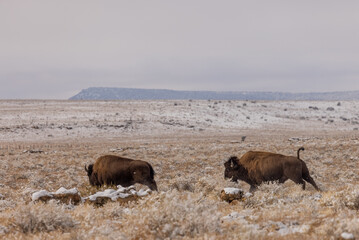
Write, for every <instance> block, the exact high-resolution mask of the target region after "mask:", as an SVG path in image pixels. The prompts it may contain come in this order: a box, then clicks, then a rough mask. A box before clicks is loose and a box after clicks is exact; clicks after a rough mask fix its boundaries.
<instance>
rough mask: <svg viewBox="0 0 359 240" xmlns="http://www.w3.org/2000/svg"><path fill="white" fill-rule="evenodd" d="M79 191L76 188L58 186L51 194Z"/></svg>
mask: <svg viewBox="0 0 359 240" xmlns="http://www.w3.org/2000/svg"><path fill="white" fill-rule="evenodd" d="M78 192H79V191H78V190H77V189H76V188H72V189H66V188H64V187H61V188H59V190H57V191H56V192H54V193H53V194H77V193H78Z"/></svg>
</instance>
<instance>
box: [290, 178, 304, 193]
mask: <svg viewBox="0 0 359 240" xmlns="http://www.w3.org/2000/svg"><path fill="white" fill-rule="evenodd" d="M290 180H292V181H293V182H295V183H296V184H301V185H302V188H303V190H305V182H304V180H303V179H302V177H296V178H290Z"/></svg>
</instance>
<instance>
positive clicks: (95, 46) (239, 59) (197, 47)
mask: <svg viewBox="0 0 359 240" xmlns="http://www.w3.org/2000/svg"><path fill="white" fill-rule="evenodd" d="M358 10H359V2H357V1H345V3H343V2H339V1H284V0H283V1H255V2H254V1H208V0H206V1H204V0H197V1H186V0H185V1H177V2H173V1H90V0H86V1H85V0H77V1H46V0H37V1H35V0H29V1H25V2H24V1H17V0H14V1H1V2H0V29H1V32H2V33H1V38H0V56H1V58H0V83H1V85H2V86H3V87H2V88H1V89H0V98H68V97H70V96H71V95H72V94H74V93H76V91H79V90H81V89H82V88H87V87H92V86H104V87H138V88H167V89H182V90H223V91H225V90H231V91H241V90H257V91H292V92H300V91H305V92H308V91H336V90H359V78H358V77H359V72H358V69H359V58H358V56H359V45H358V44H357V43H358V42H359V34H358V32H359V15H358V14H357V12H358Z"/></svg>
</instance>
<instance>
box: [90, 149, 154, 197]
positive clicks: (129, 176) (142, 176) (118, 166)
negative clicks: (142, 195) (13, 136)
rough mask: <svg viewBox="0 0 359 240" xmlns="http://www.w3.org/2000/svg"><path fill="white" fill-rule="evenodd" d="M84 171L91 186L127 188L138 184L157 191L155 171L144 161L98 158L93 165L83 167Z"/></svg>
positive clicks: (107, 156)
mask: <svg viewBox="0 0 359 240" xmlns="http://www.w3.org/2000/svg"><path fill="white" fill-rule="evenodd" d="M85 170H86V172H87V175H88V177H89V181H90V184H91V185H93V186H102V185H104V184H107V185H121V186H123V187H128V186H130V185H133V184H135V183H140V184H144V185H146V186H148V187H149V188H150V189H151V190H156V191H157V184H156V181H155V180H154V175H155V171H154V170H153V168H152V166H151V165H150V164H149V163H148V162H145V161H141V160H133V159H129V158H123V157H119V156H113V155H105V156H102V157H99V158H98V159H97V160H96V162H95V164H91V165H89V167H88V168H87V167H86V166H85Z"/></svg>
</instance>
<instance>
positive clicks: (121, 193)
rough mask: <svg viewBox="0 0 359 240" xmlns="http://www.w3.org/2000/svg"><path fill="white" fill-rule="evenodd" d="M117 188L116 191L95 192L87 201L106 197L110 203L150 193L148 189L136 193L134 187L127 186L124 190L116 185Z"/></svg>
mask: <svg viewBox="0 0 359 240" xmlns="http://www.w3.org/2000/svg"><path fill="white" fill-rule="evenodd" d="M117 188H118V189H117V190H114V189H106V190H105V191H102V192H97V193H95V194H93V195H91V196H89V197H88V199H90V201H96V199H97V198H98V197H106V198H110V199H111V200H112V201H116V200H117V199H119V198H123V199H124V198H128V197H130V196H139V197H144V196H147V195H148V194H149V193H151V192H152V191H151V190H150V189H147V190H143V189H141V190H140V191H138V192H136V190H135V187H134V186H129V187H127V188H124V187H122V186H121V185H118V186H117Z"/></svg>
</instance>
